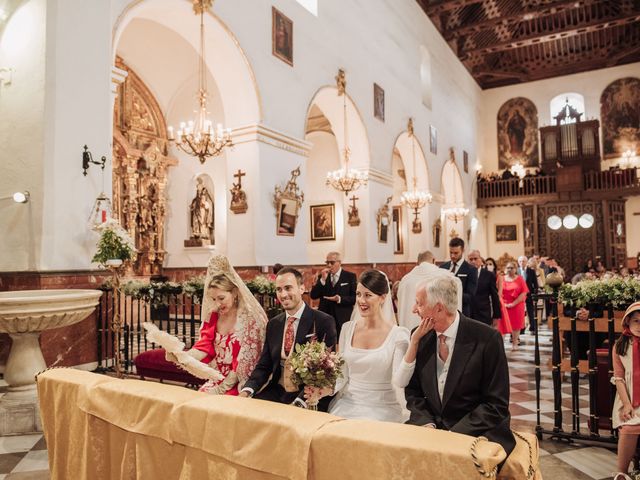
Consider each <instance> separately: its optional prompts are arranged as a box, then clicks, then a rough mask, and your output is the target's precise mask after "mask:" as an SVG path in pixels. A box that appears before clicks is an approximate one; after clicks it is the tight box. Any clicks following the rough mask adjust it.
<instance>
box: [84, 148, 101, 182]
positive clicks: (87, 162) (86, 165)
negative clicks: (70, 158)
mask: <svg viewBox="0 0 640 480" xmlns="http://www.w3.org/2000/svg"><path fill="white" fill-rule="evenodd" d="M106 162H107V157H104V156H103V157H102V158H101V159H100V161H99V162H96V161H95V160H94V159H93V156H92V155H91V152H90V151H89V148H88V147H87V146H86V145H85V146H84V152H82V174H83V175H84V176H85V177H86V176H87V170H88V169H89V166H90V164H91V163H93V164H94V165H101V166H102V170H104V164H105V163H106Z"/></svg>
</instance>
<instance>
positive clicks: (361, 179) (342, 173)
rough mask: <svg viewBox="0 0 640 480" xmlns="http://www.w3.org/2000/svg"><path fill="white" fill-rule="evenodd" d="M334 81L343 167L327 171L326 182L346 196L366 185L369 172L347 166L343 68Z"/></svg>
mask: <svg viewBox="0 0 640 480" xmlns="http://www.w3.org/2000/svg"><path fill="white" fill-rule="evenodd" d="M336 83H337V86H338V95H342V110H343V115H344V167H343V168H340V169H338V170H334V171H332V172H329V173H327V182H326V184H327V185H329V186H331V187H333V188H335V189H336V190H338V191H339V192H344V194H345V196H347V197H348V196H349V193H350V192H355V191H356V190H358V189H359V188H360V187H364V186H366V185H367V182H368V181H369V173H368V172H363V171H360V170H356V169H353V168H349V157H350V156H351V150H350V149H349V137H348V132H349V130H348V125H347V91H346V90H347V79H346V76H345V73H344V70H342V69H340V70H338V75H337V76H336Z"/></svg>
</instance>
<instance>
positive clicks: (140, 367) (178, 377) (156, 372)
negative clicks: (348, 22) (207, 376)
mask: <svg viewBox="0 0 640 480" xmlns="http://www.w3.org/2000/svg"><path fill="white" fill-rule="evenodd" d="M133 363H134V364H135V366H136V371H137V372H138V375H140V376H143V377H151V378H159V379H161V380H171V381H174V382H183V383H190V384H194V385H202V384H203V383H204V382H205V380H203V379H201V378H197V377H194V376H193V375H191V374H190V373H189V372H186V371H184V370H182V369H181V368H180V367H178V366H177V365H176V364H174V363H172V362H169V361H167V360H165V351H164V348H158V349H156V350H147V351H146V352H142V353H141V354H139V355H137V356H136V357H135V358H134V359H133Z"/></svg>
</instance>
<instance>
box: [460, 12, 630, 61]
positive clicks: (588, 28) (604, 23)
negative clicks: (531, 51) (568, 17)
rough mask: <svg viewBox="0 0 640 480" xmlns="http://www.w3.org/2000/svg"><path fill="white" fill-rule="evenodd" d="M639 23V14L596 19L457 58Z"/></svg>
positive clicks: (462, 50)
mask: <svg viewBox="0 0 640 480" xmlns="http://www.w3.org/2000/svg"><path fill="white" fill-rule="evenodd" d="M638 21H640V13H636V14H633V15H629V16H626V17H620V18H613V19H607V20H602V19H596V20H593V21H591V22H587V23H584V24H582V25H578V26H575V27H574V26H572V27H571V28H565V29H557V30H555V31H553V32H552V33H548V34H543V35H540V34H537V35H529V36H525V37H521V38H518V39H517V40H507V41H504V42H497V43H494V44H492V45H488V46H483V47H476V48H470V49H468V50H465V49H461V51H460V52H459V57H460V59H461V60H465V59H467V58H468V57H469V56H470V55H486V54H489V53H497V52H503V51H505V50H513V49H516V48H522V47H526V46H529V45H535V44H539V43H546V42H553V41H555V40H560V39H564V38H568V37H573V36H576V35H582V34H584V33H590V32H595V31H598V30H602V29H606V28H612V27H616V26H619V25H624V24H627V23H634V22H638Z"/></svg>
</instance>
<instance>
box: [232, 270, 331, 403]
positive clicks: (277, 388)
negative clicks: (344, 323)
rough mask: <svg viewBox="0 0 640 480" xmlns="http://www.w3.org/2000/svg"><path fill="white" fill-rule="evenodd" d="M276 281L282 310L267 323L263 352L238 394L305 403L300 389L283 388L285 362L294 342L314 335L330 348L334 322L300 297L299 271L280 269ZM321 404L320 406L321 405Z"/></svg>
mask: <svg viewBox="0 0 640 480" xmlns="http://www.w3.org/2000/svg"><path fill="white" fill-rule="evenodd" d="M275 284H276V296H277V297H278V300H279V301H280V304H281V305H282V308H283V309H284V312H283V313H281V314H279V315H276V316H275V317H273V318H272V319H271V320H270V321H269V323H268V324H267V334H266V338H265V342H264V348H263V349H262V354H261V355H260V359H259V360H258V363H257V364H256V367H255V369H254V370H253V372H252V373H251V375H250V376H249V380H247V382H246V383H245V384H244V387H243V388H242V390H241V391H240V396H241V397H253V396H255V398H259V399H262V400H271V401H274V402H280V403H294V404H296V405H299V406H305V403H304V400H303V399H302V398H303V390H302V389H300V390H298V391H293V392H288V391H286V389H285V385H286V382H285V378H284V375H283V372H284V368H283V367H284V364H285V361H286V359H287V358H288V357H289V356H290V355H291V353H292V352H293V351H294V349H295V346H296V345H301V344H304V343H307V342H309V341H310V340H311V339H313V338H317V339H318V340H319V341H324V343H325V344H326V345H327V346H328V347H333V346H334V345H335V344H336V326H335V321H334V320H333V318H332V317H331V316H329V315H327V314H326V313H323V312H319V311H317V310H314V309H313V308H310V307H309V306H308V305H307V304H306V303H305V302H304V301H303V300H302V294H303V293H304V284H303V282H302V274H301V273H300V272H299V271H298V270H296V269H294V268H288V267H285V268H283V269H281V270H280V271H279V272H278V275H277V276H276V281H275ZM265 385H266V386H265ZM263 387H264V388H263ZM261 389H262V390H261ZM326 402H328V400H326ZM320 406H321V407H323V404H322V403H321V405H320Z"/></svg>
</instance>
